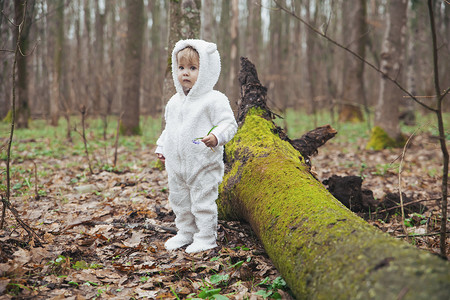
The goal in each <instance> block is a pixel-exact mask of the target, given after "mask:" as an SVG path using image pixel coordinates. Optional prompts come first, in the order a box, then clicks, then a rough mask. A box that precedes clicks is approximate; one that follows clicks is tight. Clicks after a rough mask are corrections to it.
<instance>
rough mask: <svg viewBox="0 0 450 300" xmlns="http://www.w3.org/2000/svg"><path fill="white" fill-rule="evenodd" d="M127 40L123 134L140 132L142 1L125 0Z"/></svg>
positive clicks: (123, 90) (123, 91)
mask: <svg viewBox="0 0 450 300" xmlns="http://www.w3.org/2000/svg"><path fill="white" fill-rule="evenodd" d="M126 3H127V12H128V13H127V41H126V46H125V69H124V72H123V87H122V111H123V113H124V115H123V119H122V126H121V132H122V133H123V134H125V135H138V134H141V129H140V126H139V116H140V110H139V98H140V82H141V58H142V46H143V35H144V24H145V22H144V15H143V12H144V2H143V0H127V2H126Z"/></svg>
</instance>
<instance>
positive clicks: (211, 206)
mask: <svg viewBox="0 0 450 300" xmlns="http://www.w3.org/2000/svg"><path fill="white" fill-rule="evenodd" d="M217 196H218V184H213V185H210V186H209V187H207V188H192V189H191V199H192V204H191V205H192V207H191V211H192V213H193V215H194V216H195V223H196V225H197V228H198V232H197V233H195V234H194V242H193V243H192V244H191V245H190V246H188V247H187V248H186V252H188V253H194V252H200V251H205V250H208V249H212V248H214V247H217V244H216V237H217V204H216V199H217Z"/></svg>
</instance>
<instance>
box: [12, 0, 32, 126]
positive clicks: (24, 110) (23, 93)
mask: <svg viewBox="0 0 450 300" xmlns="http://www.w3.org/2000/svg"><path fill="white" fill-rule="evenodd" d="M34 5H35V2H34V0H28V1H27V0H14V9H15V17H14V19H15V23H16V30H15V40H16V41H17V39H19V41H18V43H17V45H18V47H19V54H20V55H19V56H18V57H17V99H18V102H17V111H16V115H17V119H16V122H17V127H18V128H28V119H29V118H30V107H29V91H28V90H29V89H28V58H29V53H28V51H29V33H30V28H31V20H32V17H33V11H34ZM19 26H22V27H23V29H22V32H21V35H20V36H19Z"/></svg>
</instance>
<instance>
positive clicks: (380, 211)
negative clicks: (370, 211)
mask: <svg viewBox="0 0 450 300" xmlns="http://www.w3.org/2000/svg"><path fill="white" fill-rule="evenodd" d="M436 200H440V198H438V199H420V200H415V201H411V202H407V203H404V204H403V206H408V205H411V204H416V203H420V202H425V201H436ZM400 207H401V205H397V206H392V207H389V208H386V209H383V210H377V211H376V212H375V213H377V214H381V213H384V212H388V211H390V210H394V209H397V208H400Z"/></svg>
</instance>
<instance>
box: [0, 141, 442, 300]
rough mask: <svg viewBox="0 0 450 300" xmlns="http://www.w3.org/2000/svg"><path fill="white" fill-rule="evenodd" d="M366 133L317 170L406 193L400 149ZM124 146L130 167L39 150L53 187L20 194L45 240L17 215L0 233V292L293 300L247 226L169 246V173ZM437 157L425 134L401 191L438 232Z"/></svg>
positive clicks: (337, 148) (377, 189) (42, 179)
mask: <svg viewBox="0 0 450 300" xmlns="http://www.w3.org/2000/svg"><path fill="white" fill-rule="evenodd" d="M32 142H33V141H31V142H30V143H32ZM363 143H364V142H363V141H360V142H359V144H358V146H357V149H352V147H354V145H349V144H343V143H340V144H333V143H332V142H329V143H328V144H326V145H325V146H323V147H322V148H320V149H319V154H318V155H317V156H315V157H313V165H314V167H315V172H316V173H317V177H318V179H319V180H321V181H322V180H324V179H326V178H329V177H330V176H331V175H341V176H345V175H360V176H361V177H363V179H364V183H363V185H364V186H365V187H366V188H369V189H371V190H372V191H373V194H374V196H375V199H381V198H382V197H383V196H384V195H385V194H386V193H388V192H393V193H395V192H397V193H398V173H397V172H398V168H396V165H395V164H396V163H397V164H398V156H399V154H400V153H401V150H399V149H391V150H383V151H379V152H375V151H367V150H364V149H363V147H364V145H363ZM27 151H28V152H27ZM119 153H121V154H122V155H125V157H126V160H127V167H124V168H123V169H122V170H120V171H117V170H116V171H114V172H111V171H109V172H108V171H100V172H98V173H96V174H94V175H88V172H87V170H86V169H87V164H86V162H85V160H84V159H83V158H82V157H80V156H76V155H69V154H68V153H66V154H64V155H61V156H60V157H57V158H55V157H53V158H51V159H49V158H46V157H39V156H38V157H35V158H34V161H35V162H36V164H37V166H38V172H40V175H39V176H38V182H39V184H40V188H41V190H43V191H44V193H43V194H44V195H43V196H42V197H40V198H39V200H35V199H34V198H33V196H32V195H30V194H29V193H28V194H27V193H20V189H17V191H15V193H14V197H13V198H12V203H13V205H14V206H15V207H16V209H17V210H18V211H19V212H20V213H21V218H22V219H23V220H25V221H26V222H27V223H28V224H29V225H30V226H31V227H32V228H33V229H34V230H36V232H38V234H40V236H41V237H42V238H43V240H44V241H45V243H44V245H43V247H33V245H32V244H31V243H29V242H27V236H26V232H24V231H23V230H22V229H21V228H20V227H18V226H17V224H16V222H15V220H14V219H13V217H12V216H11V215H10V214H9V213H7V218H6V221H7V226H6V227H5V228H4V229H3V230H1V231H0V245H1V247H0V299H14V298H33V299H35V298H36V299H66V298H67V299H92V298H97V299H127V298H128V299H131V298H134V299H178V298H179V299H185V298H188V297H203V298H205V299H206V298H211V299H212V298H214V297H215V298H216V299H220V297H221V296H225V297H227V298H228V299H270V298H271V299H277V298H278V297H281V298H278V299H292V297H291V296H290V294H289V291H288V290H287V288H286V286H285V285H284V286H283V285H279V284H278V283H279V282H280V280H282V279H281V277H280V276H281V275H280V273H279V272H278V271H277V270H276V268H275V267H274V265H273V264H272V262H271V261H270V259H269V258H268V256H267V254H266V253H265V251H264V249H263V247H262V246H261V244H260V243H259V242H258V240H257V238H256V236H255V235H254V234H253V232H252V231H251V229H250V227H249V226H248V225H247V224H244V223H241V222H224V221H220V222H219V231H218V245H219V247H217V248H215V249H212V250H210V251H206V252H202V253H198V254H193V255H190V254H187V253H185V252H184V250H183V249H181V250H176V251H172V252H168V251H166V250H165V249H164V242H165V240H167V239H168V238H169V237H171V236H172V235H173V234H174V232H175V229H174V215H173V212H172V211H171V209H170V206H169V204H168V189H167V174H166V172H165V171H161V170H159V169H158V168H156V167H155V155H154V154H153V149H148V148H145V147H136V148H135V149H133V151H130V150H129V149H127V148H125V147H121V148H120V149H119ZM29 155H31V154H30V150H24V151H22V152H20V151H19V153H18V154H17V156H18V157H24V158H25V159H16V160H15V161H13V164H14V165H15V166H16V167H17V169H19V168H21V169H24V170H33V166H32V163H31V162H30V160H27V159H26V157H27V156H29ZM439 157H440V153H439V148H438V146H437V144H436V143H435V142H434V141H432V137H430V136H426V135H423V136H419V137H417V138H415V139H414V142H413V143H412V145H411V146H410V149H408V151H407V154H406V157H405V165H404V171H403V173H402V187H403V188H402V190H403V192H404V193H406V194H407V195H408V197H411V198H412V199H413V200H418V199H420V200H423V202H424V204H425V205H427V207H428V210H427V211H426V212H423V214H416V215H410V216H407V217H408V220H409V221H408V222H410V225H411V226H410V227H408V228H409V230H410V232H411V233H419V234H421V233H433V232H436V231H438V228H439V220H438V218H437V217H436V216H437V215H438V214H439V211H440V210H439V207H438V200H436V199H438V198H439V191H440V179H441V175H440V174H439V168H440V165H441V163H440V160H439ZM50 160H51V161H50ZM2 176H3V175H2ZM2 180H3V177H2ZM13 180H14V177H13ZM16 181H17V180H16ZM29 181H33V180H32V179H30V180H29ZM368 222H369V223H371V224H372V225H374V226H376V227H378V228H380V230H383V231H385V232H388V233H389V234H391V235H393V236H401V235H402V234H404V232H403V229H402V226H401V219H400V218H399V216H394V217H393V218H391V219H390V220H389V222H385V221H384V220H379V219H369V220H368ZM413 243H414V244H415V245H416V246H417V247H419V248H422V249H425V250H427V251H430V252H438V246H439V236H437V235H435V236H417V237H415V238H414V240H413ZM447 245H448V243H447ZM223 299H225V298H223Z"/></svg>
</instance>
